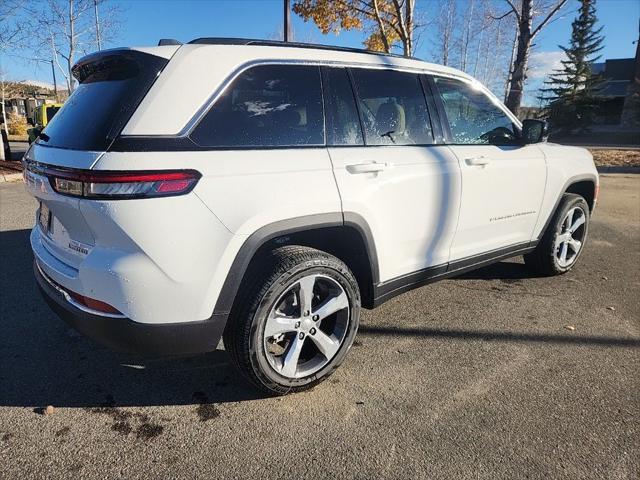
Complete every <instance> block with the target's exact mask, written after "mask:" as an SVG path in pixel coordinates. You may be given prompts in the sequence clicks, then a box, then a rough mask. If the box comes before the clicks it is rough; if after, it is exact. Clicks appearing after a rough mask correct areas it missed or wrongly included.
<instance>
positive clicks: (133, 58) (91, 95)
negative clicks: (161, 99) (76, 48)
mask: <svg viewBox="0 0 640 480" xmlns="http://www.w3.org/2000/svg"><path fill="white" fill-rule="evenodd" d="M166 64H167V60H166V59H164V58H160V57H156V56H154V55H149V54H145V53H142V52H136V51H126V52H118V53H117V54H113V53H109V54H95V55H93V56H91V57H88V58H87V60H83V61H82V63H79V64H77V65H76V66H75V67H74V68H73V73H74V76H75V77H76V79H78V81H79V82H80V84H79V85H78V86H77V87H76V89H75V91H74V92H73V94H72V95H71V96H70V97H69V99H68V100H67V101H66V102H65V104H64V106H63V107H62V108H61V109H60V110H59V111H58V112H57V113H56V114H55V116H54V118H53V119H52V120H51V119H50V118H49V120H50V122H49V123H47V126H46V127H45V129H44V133H45V134H46V136H41V137H40V138H39V139H38V143H42V144H43V145H47V146H52V147H61V148H69V149H73V150H97V151H104V150H106V149H107V148H108V146H109V145H110V143H111V141H112V140H113V139H114V138H115V137H116V136H117V135H119V133H120V131H121V130H122V128H123V127H124V125H125V123H126V122H127V121H128V120H129V118H130V117H131V115H132V114H133V112H134V111H135V109H136V108H137V106H138V104H139V103H140V101H141V100H142V98H144V96H145V95H146V93H147V91H148V90H149V88H150V87H151V85H152V84H153V82H154V81H155V79H156V78H157V76H158V73H159V72H160V71H161V70H162V69H163V68H164V66H165V65H166ZM47 110H48V109H47ZM47 113H48V114H49V112H47ZM45 138H46V139H47V140H46V141H45V140H44V139H45Z"/></svg>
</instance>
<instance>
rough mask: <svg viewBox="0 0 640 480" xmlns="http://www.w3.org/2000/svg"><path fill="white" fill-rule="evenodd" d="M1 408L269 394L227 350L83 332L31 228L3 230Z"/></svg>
mask: <svg viewBox="0 0 640 480" xmlns="http://www.w3.org/2000/svg"><path fill="white" fill-rule="evenodd" d="M0 262H2V263H1V265H2V270H1V271H0V298H1V302H0V332H1V334H0V406H16V407H30V408H33V409H35V410H36V411H39V409H41V408H43V407H44V406H47V405H54V406H57V407H87V408H98V409H99V408H102V407H119V406H123V407H127V406H156V405H192V404H207V405H209V404H215V403H225V402H239V401H245V400H255V399H260V398H264V394H262V393H260V392H259V391H257V390H256V389H255V388H254V387H252V386H251V385H250V384H248V383H247V382H245V381H244V380H243V379H242V378H241V377H240V376H239V373H238V371H237V370H235V368H234V367H233V366H232V365H231V364H230V361H229V358H228V356H227V354H226V352H224V351H223V350H216V351H214V352H211V353H209V354H205V355H200V356H197V357H186V358H138V357H135V356H128V355H122V354H118V353H116V352H113V351H111V350H108V349H106V348H103V347H101V346H99V345H97V344H96V343H94V342H93V341H91V340H89V339H86V338H84V337H82V336H81V335H80V334H78V333H76V332H75V331H74V330H72V329H71V328H69V327H67V325H66V324H65V323H64V322H62V321H61V320H60V319H58V318H57V317H56V315H55V314H54V313H53V312H52V311H51V310H50V309H49V308H48V307H47V305H46V304H45V303H44V301H43V300H42V298H41V296H40V293H39V292H38V289H37V287H36V283H35V280H34V278H33V272H32V262H33V257H32V253H31V249H30V246H29V230H15V231H7V232H0ZM529 276H530V275H529V274H528V273H527V272H526V270H525V268H524V265H522V264H518V263H510V262H509V263H507V262H503V263H498V264H495V265H493V266H489V267H485V268H482V269H481V270H478V271H476V272H471V273H468V274H466V275H464V276H463V277H461V278H465V279H483V280H491V279H502V280H504V279H513V280H517V279H521V278H527V277H529ZM359 333H360V334H362V335H364V336H380V335H384V336H390V337H397V336H415V337H425V338H449V339H452V340H465V341H477V340H496V341H506V342H544V343H552V344H553V343H555V344H580V343H582V344H595V345H605V346H622V347H636V348H637V347H640V341H638V340H634V339H625V338H609V337H584V336H580V337H578V336H575V335H544V334H529V333H514V332H500V331H480V330H447V329H440V328H437V327H429V326H425V327H418V328H406V327H402V326H401V325H392V326H376V325H361V326H360V332H359Z"/></svg>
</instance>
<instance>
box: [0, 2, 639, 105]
mask: <svg viewBox="0 0 640 480" xmlns="http://www.w3.org/2000/svg"><path fill="white" fill-rule="evenodd" d="M0 1H1V0H0ZM460 1H461V3H464V0H460ZM113 3H117V4H119V5H120V6H121V7H122V9H123V15H122V19H123V26H122V29H121V31H120V34H119V37H118V39H117V41H116V42H114V44H112V45H107V46H111V47H112V46H143V45H147V46H148V45H156V44H157V42H158V39H160V38H176V39H178V40H181V41H189V40H191V39H194V38H197V37H203V36H221V37H225V36H228V37H251V38H276V36H277V35H278V34H281V32H282V1H281V0H114V2H113ZM416 3H417V8H419V9H426V15H427V18H428V16H429V15H435V14H436V13H437V8H436V5H437V4H436V3H435V2H434V1H433V0H417V2H416ZM577 6H578V2H577V1H576V0H570V2H569V5H568V6H565V7H564V8H563V10H562V15H561V16H560V18H558V19H557V20H556V21H554V22H553V23H551V24H550V25H549V26H548V27H547V28H546V29H545V30H543V32H542V33H541V34H540V35H539V36H538V37H537V39H536V45H535V48H534V55H533V58H532V62H531V63H532V64H531V68H532V71H531V74H530V81H529V84H528V87H527V90H528V93H529V103H531V102H532V100H531V99H532V98H533V96H535V95H534V93H533V92H535V90H536V89H537V88H538V87H539V85H540V84H541V82H542V79H543V78H544V76H545V74H546V73H548V72H549V71H550V70H551V69H552V68H554V67H555V66H557V64H558V61H559V60H560V55H559V53H558V52H559V49H558V44H567V42H568V40H569V36H570V34H571V22H572V20H573V18H574V16H575V15H574V13H575V10H576V8H577ZM505 11H506V10H505ZM598 16H599V20H600V24H601V25H602V26H604V31H603V34H604V36H605V43H604V50H603V51H602V56H603V58H626V57H632V56H633V55H634V54H635V45H634V44H633V41H634V40H636V39H637V38H638V21H639V18H640V1H638V0H599V2H598ZM292 21H293V29H294V32H295V35H296V38H297V39H298V40H300V41H305V42H317V43H324V44H332V45H343V46H353V47H361V46H362V40H363V38H364V34H363V33H362V32H342V33H341V34H340V35H338V36H336V35H326V36H325V35H322V33H320V31H319V30H318V29H317V28H316V27H315V25H313V24H312V23H304V22H303V21H302V20H301V19H300V18H299V17H297V16H296V15H293V14H292ZM435 30H436V29H435V27H432V28H431V31H427V33H426V34H425V37H424V39H423V41H422V44H421V45H420V48H419V49H418V50H417V52H416V56H417V57H419V58H423V59H426V60H429V59H430V57H431V53H432V50H431V48H430V43H431V42H430V40H431V39H433V35H436V32H435ZM27 54H28V53H27ZM2 67H3V69H4V70H5V72H6V74H7V76H8V77H9V78H12V79H33V80H40V81H45V82H51V72H50V69H48V68H46V65H44V66H41V65H37V64H36V65H34V64H31V63H26V62H24V61H22V60H19V59H17V58H15V57H11V56H5V58H4V59H3V60H2Z"/></svg>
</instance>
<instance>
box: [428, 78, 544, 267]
mask: <svg viewBox="0 0 640 480" xmlns="http://www.w3.org/2000/svg"><path fill="white" fill-rule="evenodd" d="M434 80H435V84H436V87H437V90H438V92H439V96H440V98H441V100H442V103H443V106H444V110H445V112H446V117H447V120H448V126H449V129H450V144H451V145H450V148H451V151H453V152H454V153H455V155H456V157H457V159H458V162H459V165H460V171H461V173H462V199H461V204H460V216H459V219H458V228H457V231H456V233H455V237H454V239H453V243H452V245H451V261H455V260H459V259H462V258H466V257H471V256H474V255H478V254H482V253H486V252H490V251H493V250H501V249H504V248H510V247H514V248H516V247H517V246H524V244H527V243H528V242H529V241H530V240H531V237H532V235H533V229H534V227H535V224H536V221H537V219H538V215H539V212H540V207H541V204H542V198H543V195H544V189H545V182H546V174H547V171H546V162H545V158H544V154H543V153H542V151H541V150H540V148H538V147H537V146H536V145H521V144H520V141H519V138H518V136H519V135H518V132H517V130H516V129H517V127H516V126H515V125H514V123H513V120H512V119H511V118H510V116H509V115H507V113H506V112H505V111H504V110H503V109H502V108H501V107H500V106H499V105H498V104H497V102H496V101H494V100H493V99H491V98H490V97H489V96H488V95H487V94H486V93H484V92H483V91H482V90H481V89H479V88H475V86H473V85H471V84H468V83H466V82H463V81H460V80H454V79H449V78H440V77H436V78H435V79H434Z"/></svg>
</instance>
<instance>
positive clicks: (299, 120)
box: [191, 65, 324, 147]
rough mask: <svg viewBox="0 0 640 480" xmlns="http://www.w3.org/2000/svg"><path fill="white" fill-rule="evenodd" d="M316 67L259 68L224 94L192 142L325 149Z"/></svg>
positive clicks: (196, 130) (213, 144)
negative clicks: (318, 146)
mask: <svg viewBox="0 0 640 480" xmlns="http://www.w3.org/2000/svg"><path fill="white" fill-rule="evenodd" d="M323 116H324V113H323V106H322V91H321V83H320V68H319V67H317V66H307V65H260V66H256V67H253V68H250V69H248V70H246V71H245V72H243V73H241V74H240V75H239V76H238V77H237V78H236V79H235V80H234V81H233V83H232V84H231V85H230V86H229V87H228V88H226V89H225V91H224V93H223V94H222V96H221V97H220V98H218V99H217V101H216V103H215V104H214V105H213V107H211V109H210V110H209V112H207V114H206V115H205V116H204V118H203V119H202V121H201V122H200V123H199V124H198V126H197V127H196V128H195V129H194V131H193V133H192V134H191V139H192V140H193V141H194V142H195V143H197V144H198V145H200V146H203V147H287V146H303V145H307V146H317V145H324V118H323Z"/></svg>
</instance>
